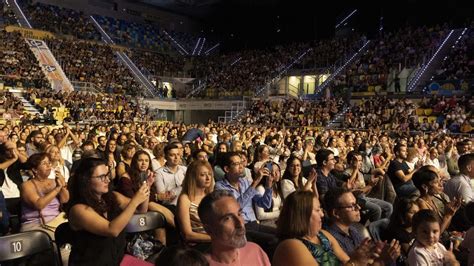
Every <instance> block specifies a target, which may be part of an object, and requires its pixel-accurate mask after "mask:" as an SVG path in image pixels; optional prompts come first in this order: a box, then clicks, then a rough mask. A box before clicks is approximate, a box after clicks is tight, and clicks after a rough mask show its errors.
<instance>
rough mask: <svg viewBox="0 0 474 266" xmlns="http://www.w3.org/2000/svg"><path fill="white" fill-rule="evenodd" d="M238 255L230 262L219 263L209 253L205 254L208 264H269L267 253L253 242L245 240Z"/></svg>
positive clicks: (254, 265) (225, 265)
mask: <svg viewBox="0 0 474 266" xmlns="http://www.w3.org/2000/svg"><path fill="white" fill-rule="evenodd" d="M238 252H239V256H238V257H237V259H236V260H235V261H234V262H233V263H230V264H225V263H220V262H217V261H215V260H213V259H212V257H211V255H210V254H206V255H205V256H206V259H207V261H208V262H209V266H234V265H235V266H238V265H252V266H270V265H271V264H270V260H269V259H268V256H267V254H265V252H264V251H263V250H262V248H260V246H259V245H257V244H255V243H253V242H247V244H246V245H245V247H243V248H240V249H239V250H238Z"/></svg>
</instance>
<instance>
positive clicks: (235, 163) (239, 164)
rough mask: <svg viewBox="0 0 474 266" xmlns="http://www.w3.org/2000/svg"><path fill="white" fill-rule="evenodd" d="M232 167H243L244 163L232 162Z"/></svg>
mask: <svg viewBox="0 0 474 266" xmlns="http://www.w3.org/2000/svg"><path fill="white" fill-rule="evenodd" d="M230 165H232V166H241V165H243V163H242V162H232V163H231V164H230Z"/></svg>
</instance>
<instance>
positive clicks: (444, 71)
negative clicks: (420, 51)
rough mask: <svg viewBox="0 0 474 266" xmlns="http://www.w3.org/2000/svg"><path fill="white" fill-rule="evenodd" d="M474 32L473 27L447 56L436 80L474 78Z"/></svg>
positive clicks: (436, 75)
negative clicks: (473, 52) (473, 51)
mask: <svg viewBox="0 0 474 266" xmlns="http://www.w3.org/2000/svg"><path fill="white" fill-rule="evenodd" d="M472 49H474V30H473V28H472V26H471V27H470V28H468V29H467V32H466V33H465V35H464V36H463V37H462V39H461V40H459V43H457V44H455V47H454V49H453V50H452V51H451V53H450V54H448V55H447V56H446V59H445V60H444V61H443V64H442V65H441V66H440V68H439V69H438V71H437V73H436V74H435V75H434V77H433V79H434V80H459V79H472V78H473V77H474V56H473V54H472V52H471V51H472Z"/></svg>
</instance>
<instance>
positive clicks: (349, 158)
mask: <svg viewBox="0 0 474 266" xmlns="http://www.w3.org/2000/svg"><path fill="white" fill-rule="evenodd" d="M360 155H361V154H360V153H359V152H357V151H350V152H349V153H348V154H347V157H346V158H347V163H349V164H350V163H352V160H354V159H355V158H356V156H360Z"/></svg>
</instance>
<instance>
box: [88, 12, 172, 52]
mask: <svg viewBox="0 0 474 266" xmlns="http://www.w3.org/2000/svg"><path fill="white" fill-rule="evenodd" d="M95 17H96V18H97V21H98V22H99V23H100V24H101V26H102V28H103V29H104V30H105V31H106V32H107V33H108V34H109V36H110V37H111V38H112V40H114V42H115V43H116V44H120V45H124V46H129V47H135V48H142V49H147V50H153V51H156V52H165V51H166V49H169V47H168V48H167V45H166V43H167V42H166V40H165V38H166V37H165V36H163V34H162V33H161V32H160V30H159V28H158V27H157V26H155V25H153V24H151V23H147V24H138V23H135V22H128V21H125V20H122V19H114V18H111V17H104V16H95Z"/></svg>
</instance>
